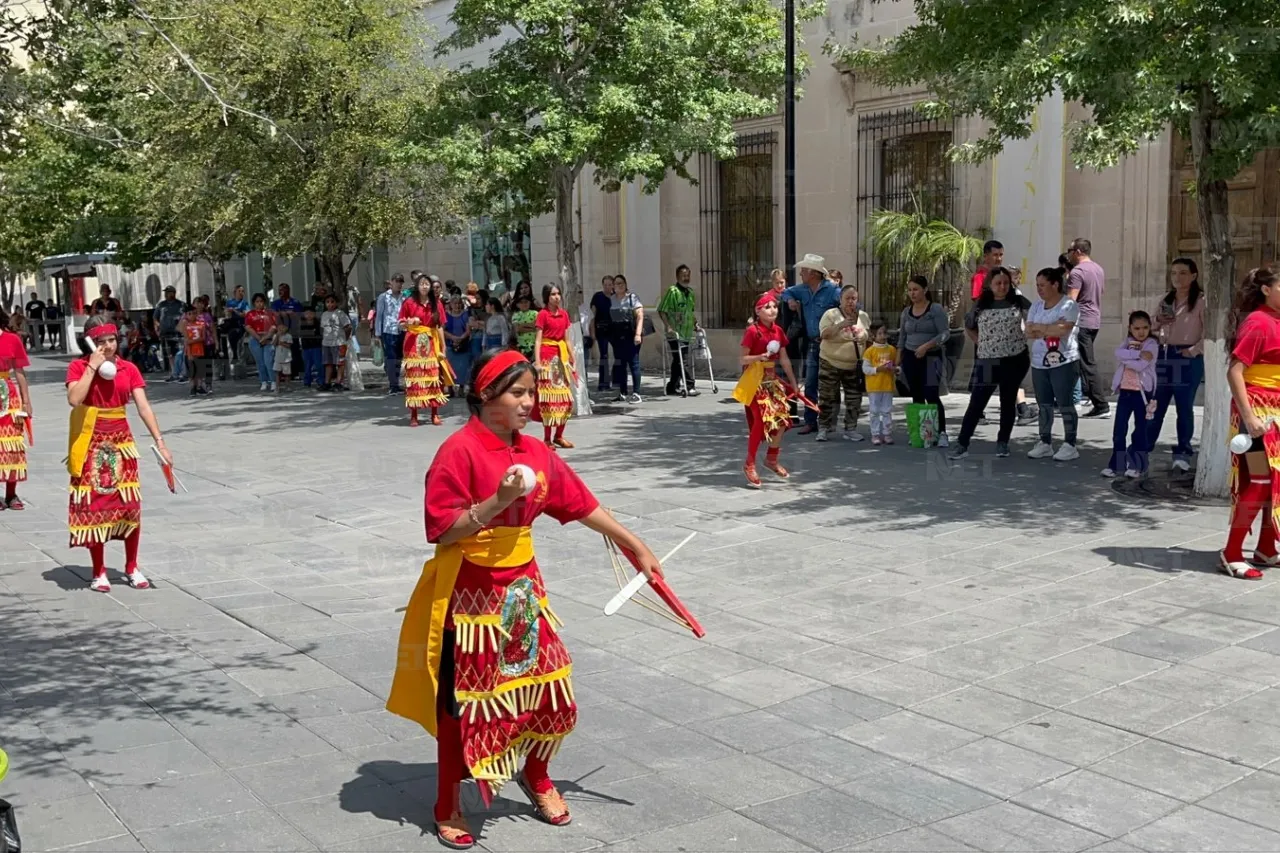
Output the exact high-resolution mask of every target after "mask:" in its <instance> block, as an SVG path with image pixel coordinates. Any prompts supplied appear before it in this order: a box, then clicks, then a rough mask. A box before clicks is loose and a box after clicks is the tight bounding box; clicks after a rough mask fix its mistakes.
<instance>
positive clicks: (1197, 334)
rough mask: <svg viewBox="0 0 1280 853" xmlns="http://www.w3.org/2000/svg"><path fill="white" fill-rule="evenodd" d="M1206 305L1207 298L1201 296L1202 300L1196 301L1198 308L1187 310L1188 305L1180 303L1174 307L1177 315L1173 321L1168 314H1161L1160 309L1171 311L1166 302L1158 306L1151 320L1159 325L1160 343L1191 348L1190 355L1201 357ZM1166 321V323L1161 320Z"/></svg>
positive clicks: (1152, 313)
mask: <svg viewBox="0 0 1280 853" xmlns="http://www.w3.org/2000/svg"><path fill="white" fill-rule="evenodd" d="M1204 303H1205V296H1204V294H1203V293H1201V294H1200V298H1199V299H1197V300H1196V307H1194V308H1190V309H1188V308H1187V303H1185V302H1179V303H1177V304H1176V305H1175V306H1174V311H1175V314H1174V316H1173V319H1172V320H1171V321H1170V320H1168V319H1167V318H1168V314H1165V315H1163V318H1162V315H1161V314H1160V309H1161V308H1163V309H1164V310H1165V311H1168V310H1169V306H1168V305H1166V304H1165V302H1164V300H1163V299H1162V300H1160V302H1159V303H1158V304H1157V305H1156V310H1154V311H1152V312H1151V319H1152V321H1153V322H1155V323H1156V324H1157V328H1158V334H1159V336H1160V343H1162V344H1164V345H1165V346H1169V347H1176V348H1178V349H1183V348H1189V349H1190V350H1191V352H1190V353H1189V355H1193V356H1194V355H1200V354H1202V353H1203V352H1204ZM1162 319H1164V322H1161V320H1162Z"/></svg>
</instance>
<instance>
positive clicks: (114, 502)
mask: <svg viewBox="0 0 1280 853" xmlns="http://www.w3.org/2000/svg"><path fill="white" fill-rule="evenodd" d="M84 336H85V339H86V340H87V341H89V342H90V343H91V344H92V345H93V348H94V349H93V352H92V353H90V354H89V355H86V356H83V357H81V358H78V359H76V360H75V361H73V362H71V364H70V365H69V366H68V367H67V402H68V403H70V404H71V406H72V409H71V430H70V435H69V439H70V441H69V446H68V450H67V473H69V474H70V475H71V489H70V491H71V505H70V508H69V510H68V515H67V526H68V528H69V529H70V531H71V547H72V548H77V547H85V548H88V549H89V554H90V556H91V557H92V558H93V581H92V582H91V583H90V588H91V589H94V590H96V591H98V592H110V591H111V584H110V582H109V581H108V580H107V564H106V561H105V556H104V554H103V551H104V550H105V547H106V544H107V542H109V541H110V540H112V539H121V540H123V541H124V560H125V563H124V572H125V578H127V579H128V581H129V586H131V587H133V588H134V589H146V588H147V587H149V586H150V585H151V584H150V583H149V582H148V581H147V578H146V576H145V575H143V574H142V572H141V571H140V570H139V569H138V543H139V540H140V539H141V537H142V490H141V485H140V484H139V482H138V447H137V445H136V444H134V442H133V433H132V432H131V431H130V430H129V421H128V419H127V416H126V414H125V406H126V405H128V403H129V401H130V400H132V401H133V404H134V405H135V406H137V407H138V415H139V416H140V417H141V418H142V422H143V423H144V424H145V425H146V427H147V432H149V433H151V438H152V440H153V441H155V444H156V447H157V448H158V449H159V451H160V455H161V456H163V457H164V460H165V462H167V463H168V464H170V465H172V464H173V457H172V456H171V455H170V454H169V451H168V449H167V448H166V447H165V446H164V438H162V437H161V435H160V426H159V424H157V423H156V416H155V414H154V413H153V412H152V411H151V404H150V403H149V402H148V401H147V392H146V384H147V383H146V381H145V380H143V378H142V374H141V373H140V372H139V371H138V368H136V367H134V365H133V363H132V362H129V361H126V360H125V359H122V358H117V357H116V356H117V346H118V340H117V337H116V327H115V325H114V324H113V323H108V322H107V321H106V320H105V319H103V318H102V317H90V318H89V320H88V321H87V322H86V323H85V324H84ZM108 365H109V366H108ZM104 374H105V375H104Z"/></svg>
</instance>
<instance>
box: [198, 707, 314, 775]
mask: <svg viewBox="0 0 1280 853" xmlns="http://www.w3.org/2000/svg"><path fill="white" fill-rule="evenodd" d="M280 716H281V718H282V719H274V718H273V717H272V716H271V715H264V716H262V717H261V718H259V719H256V720H248V721H241V720H235V721H233V722H231V723H228V724H225V725H219V726H192V727H190V728H189V729H187V731H186V734H187V736H188V737H189V738H191V741H192V742H193V743H194V744H195V745H196V746H198V747H199V748H200V749H201V750H203V751H204V753H205V754H206V755H208V756H209V757H210V758H212V759H213V760H214V761H216V762H218V763H219V764H221V765H222V766H223V767H227V768H232V769H234V768H236V767H244V766H246V765H249V764H261V763H262V762H264V761H272V760H284V759H286V758H299V757H301V756H304V755H320V754H324V753H331V752H334V751H335V750H334V748H333V747H332V746H330V745H329V744H327V743H325V742H324V741H323V740H321V739H320V738H319V737H317V736H316V735H314V734H312V733H311V732H309V731H307V730H306V729H305V728H303V727H302V726H301V725H299V724H298V723H295V722H293V721H292V720H287V718H283V715H280Z"/></svg>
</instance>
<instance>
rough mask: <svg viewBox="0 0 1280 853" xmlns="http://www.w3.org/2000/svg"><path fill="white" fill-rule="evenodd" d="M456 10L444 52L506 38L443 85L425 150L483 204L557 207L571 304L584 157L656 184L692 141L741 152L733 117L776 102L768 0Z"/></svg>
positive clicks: (499, 211) (480, 5) (506, 2)
mask: <svg viewBox="0 0 1280 853" xmlns="http://www.w3.org/2000/svg"><path fill="white" fill-rule="evenodd" d="M798 5H799V6H800V14H801V17H802V18H807V17H811V16H812V15H813V14H815V13H816V12H817V6H815V5H814V4H813V3H811V2H806V0H802V2H801V3H800V4H798ZM450 23H451V24H452V25H453V27H454V31H453V33H452V34H451V35H450V36H449V37H448V38H447V39H445V40H444V42H443V43H442V44H441V45H440V46H439V48H438V50H437V54H438V55H441V56H445V55H448V54H450V53H453V52H456V51H465V50H471V49H474V48H477V47H480V46H482V45H487V44H489V43H490V42H491V40H497V41H498V42H499V43H498V46H497V47H496V48H494V49H493V50H492V52H490V53H489V54H488V57H487V60H486V62H485V64H484V65H483V66H480V67H472V66H470V65H464V66H463V67H462V68H461V69H460V70H459V71H458V72H457V73H456V75H454V76H453V77H452V78H451V79H450V80H449V81H448V83H447V84H446V85H445V86H444V88H443V90H442V92H441V97H440V102H439V105H438V106H437V108H436V109H434V110H431V111H429V112H427V113H425V114H424V122H423V124H422V125H421V129H422V132H423V133H422V140H421V145H420V146H419V149H418V151H417V154H418V155H419V156H422V157H424V158H425V159H428V160H430V161H432V162H439V163H443V164H445V165H446V166H447V167H448V168H449V170H450V171H451V173H453V174H454V175H456V176H458V178H459V180H460V181H461V183H462V184H463V185H464V186H466V187H467V188H468V191H469V201H470V206H471V209H472V211H473V212H476V213H490V214H494V215H497V216H502V217H505V218H506V219H508V220H510V219H524V218H532V217H535V216H541V215H544V214H548V213H552V212H554V213H555V217H556V258H557V262H558V264H559V267H560V277H561V286H562V288H563V289H564V295H565V300H566V304H568V305H574V304H576V301H577V297H578V295H579V293H580V285H579V282H578V269H577V261H576V254H575V248H576V246H575V243H574V239H573V227H572V225H573V219H572V212H573V201H572V198H573V197H572V193H573V187H574V183H575V181H577V180H578V177H579V176H580V175H581V174H582V171H583V169H584V168H585V167H586V166H587V165H588V164H590V165H592V166H593V167H594V168H595V180H596V181H597V183H599V184H601V185H603V186H605V187H606V188H616V187H618V186H619V185H620V184H621V183H622V182H627V181H631V180H634V179H637V178H643V179H644V180H645V182H646V183H645V190H646V191H649V192H654V191H656V189H657V187H658V185H659V184H660V183H661V182H662V181H663V180H664V179H665V178H666V177H667V175H668V174H669V173H675V174H677V175H679V176H681V177H683V178H686V179H689V178H690V175H689V172H688V171H687V169H686V164H687V163H688V161H689V158H690V157H691V156H692V155H694V154H695V153H698V152H701V151H714V152H716V153H719V154H723V155H729V154H731V153H732V152H733V149H734V126H733V123H734V121H735V120H736V119H741V118H746V117H749V116H759V115H767V114H770V113H773V112H775V111H777V109H778V108H779V103H778V96H779V93H780V92H781V90H782V84H783V70H784V58H785V54H784V49H785V46H784V44H783V40H782V26H783V21H782V14H781V10H780V9H779V8H778V6H777V5H776V4H774V3H772V2H770V0H458V2H457V5H456V6H455V8H454V11H453V14H452V15H451V16H450ZM502 39H506V41H502Z"/></svg>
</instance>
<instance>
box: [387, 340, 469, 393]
mask: <svg viewBox="0 0 1280 853" xmlns="http://www.w3.org/2000/svg"><path fill="white" fill-rule="evenodd" d="M382 355H383V358H384V359H385V360H384V361H383V362H382V367H383V369H384V370H386V371H387V384H388V387H389V388H390V389H391V390H392V391H395V390H396V389H398V388H399V387H400V361H401V360H402V359H403V358H404V332H383V333H382ZM458 381H460V382H461V381H463V380H458Z"/></svg>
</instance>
